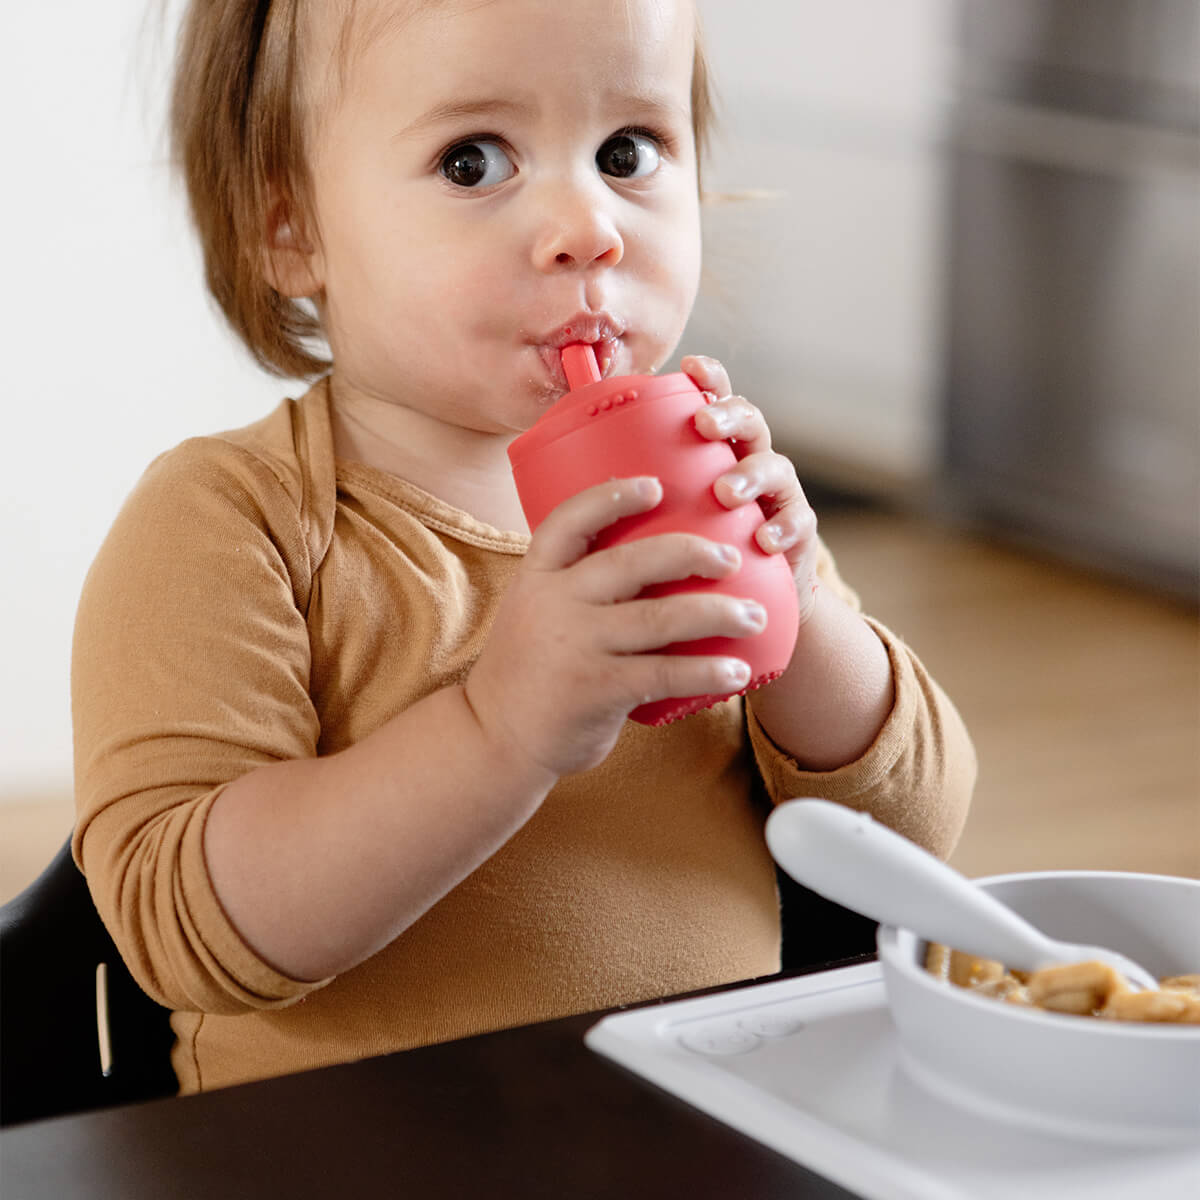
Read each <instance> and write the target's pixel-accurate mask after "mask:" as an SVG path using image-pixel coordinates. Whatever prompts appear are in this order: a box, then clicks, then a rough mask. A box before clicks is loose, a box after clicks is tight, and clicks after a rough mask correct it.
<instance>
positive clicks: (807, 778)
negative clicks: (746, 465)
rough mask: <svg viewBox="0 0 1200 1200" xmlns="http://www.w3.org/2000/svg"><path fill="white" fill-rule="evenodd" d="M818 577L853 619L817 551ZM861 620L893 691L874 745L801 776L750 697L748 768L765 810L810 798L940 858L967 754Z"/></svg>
mask: <svg viewBox="0 0 1200 1200" xmlns="http://www.w3.org/2000/svg"><path fill="white" fill-rule="evenodd" d="M818 573H819V575H820V576H821V579H822V582H823V583H824V584H825V585H826V586H828V587H831V588H833V589H834V590H835V591H836V592H837V593H838V594H839V595H840V596H841V597H842V598H843V599H844V600H845V601H846V602H847V603H848V604H850V605H851V607H853V608H854V609H855V610H856V611H861V607H860V604H859V600H858V597H857V595H856V594H855V593H854V592H853V591H851V590H850V589H849V588H848V587H847V586H846V585H845V583H843V581H842V580H841V577H840V576H839V575H838V572H837V568H836V566H835V564H834V562H833V559H832V557H831V556H830V554H829V552H828V550H827V549H826V548H825V547H824V546H822V548H821V558H820V561H819V564H818ZM865 619H866V620H867V623H868V624H869V625H870V626H871V628H872V629H873V630H874V631H875V633H876V635H877V636H878V637H879V639H880V641H881V642H882V643H883V645H884V648H885V649H886V650H887V654H888V660H889V662H890V664H891V668H892V681H893V689H894V699H893V704H892V710H891V712H890V713H889V715H888V717H887V719H886V721H885V722H884V724H883V728H882V729H880V731H879V733H878V734H877V735H876V737H875V740H874V742H872V744H871V745H870V746H869V747H868V748H867V750H866V751H865V753H864V754H863V755H862V757H861V758H859V759H858V760H857V761H855V762H852V763H849V764H847V765H845V766H842V767H839V768H837V769H836V770H834V771H806V770H804V769H803V768H802V767H800V766H799V764H797V762H796V761H795V759H793V758H792V757H791V756H790V755H788V754H787V753H786V752H785V751H784V750H782V749H781V748H780V747H779V746H778V745H776V743H775V742H774V741H773V740H772V739H771V738H770V737H769V736H768V735H767V733H766V731H765V730H764V729H763V728H762V726H761V725H760V724H759V722H758V720H757V718H756V717H755V715H754V702H753V693H751V696H750V699H749V702H748V703H747V705H746V714H747V717H746V719H747V726H748V729H749V733H750V743H751V746H752V748H753V751H754V757H755V761H756V763H757V765H758V769H759V771H760V772H761V774H762V778H763V781H764V783H765V784H766V788H767V794H768V795H769V796H770V798H771V800H772V802H774V803H776V804H779V803H781V802H783V801H784V800H791V799H798V798H801V797H814V798H817V799H822V800H831V801H834V802H835V803H839V804H845V805H846V806H847V807H849V808H853V809H856V810H858V811H860V812H867V813H870V814H871V816H873V817H875V818H876V819H877V820H879V821H881V822H883V823H884V824H885V825H888V826H889V827H890V828H892V829H895V830H896V831H897V832H898V833H901V834H903V835H904V836H905V837H908V838H910V839H911V840H913V841H915V842H917V843H918V844H919V845H921V846H924V847H925V848H926V849H927V850H930V851H932V852H933V853H935V854H937V855H939V856H940V857H942V858H948V857H949V855H950V853H951V851H952V850H953V849H954V847H955V845H956V844H957V842H958V838H959V836H960V834H961V833H962V829H963V825H964V824H965V822H966V817H967V809H968V808H969V806H970V802H971V794H972V792H973V790H974V787H975V776H976V770H977V765H976V758H975V749H974V746H973V745H972V743H971V739H970V736H969V735H968V733H967V729H966V726H965V725H964V723H963V721H962V718H961V717H960V716H959V714H958V711H957V710H956V709H955V707H954V705H953V704H952V703H951V701H950V699H949V698H948V697H947V696H946V694H945V692H943V691H942V689H941V688H940V687H939V686H938V684H937V682H936V681H935V680H934V679H933V678H932V677H931V676H930V674H929V672H928V671H927V670H926V669H925V667H924V665H923V664H922V663H921V661H920V659H919V658H918V657H917V656H916V655H915V654H914V653H913V651H912V650H911V649H910V648H909V647H908V646H906V645H905V644H904V642H903V641H902V640H901V639H900V638H898V637H897V636H896V635H895V634H894V633H892V632H891V631H890V630H889V629H887V628H886V627H885V626H883V625H881V624H880V623H879V622H878V621H875V620H873V619H872V618H870V617H867V618H865Z"/></svg>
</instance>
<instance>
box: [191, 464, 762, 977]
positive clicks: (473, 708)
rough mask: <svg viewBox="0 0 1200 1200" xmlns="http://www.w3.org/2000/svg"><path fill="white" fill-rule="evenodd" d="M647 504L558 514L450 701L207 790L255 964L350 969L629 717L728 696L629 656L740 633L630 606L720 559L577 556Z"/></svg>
mask: <svg viewBox="0 0 1200 1200" xmlns="http://www.w3.org/2000/svg"><path fill="white" fill-rule="evenodd" d="M661 496H662V492H661V488H660V487H659V485H658V484H657V482H656V481H653V480H636V479H635V480H617V481H613V482H612V483H608V484H603V485H600V486H598V487H594V488H591V489H589V490H588V491H586V492H583V493H581V494H580V495H578V496H576V497H574V498H572V499H571V500H569V501H567V502H566V503H564V504H563V505H561V506H560V507H559V509H557V510H556V511H555V512H554V513H552V514H551V515H550V516H549V517H548V518H547V520H546V521H545V522H544V523H543V525H542V526H541V527H540V528H539V530H538V532H537V535H536V536H535V538H534V539H533V544H532V546H531V548H530V550H529V552H528V555H527V557H526V560H525V562H524V563H523V564H522V567H521V569H520V570H519V571H518V572H517V574H516V576H515V578H514V580H513V582H512V584H511V585H510V587H509V590H508V592H507V593H506V596H505V598H504V600H503V601H502V603H501V606H500V609H499V611H498V613H497V616H496V620H495V623H494V625H493V628H492V632H491V634H490V635H489V638H488V641H487V643H486V646H485V648H484V650H483V652H482V654H481V655H480V657H479V660H478V662H477V664H476V665H475V667H474V668H473V669H472V671H471V673H470V675H469V676H468V678H467V680H466V682H465V684H464V685H463V686H454V687H448V688H445V689H443V690H442V691H439V692H436V693H434V694H433V695H430V696H428V697H426V698H425V699H423V700H421V701H419V702H417V703H416V704H414V705H412V706H411V707H409V708H408V709H406V710H405V711H403V712H401V713H399V714H398V715H396V716H394V717H393V718H392V719H391V720H389V721H388V722H386V724H384V725H383V726H381V727H380V728H379V729H377V730H376V731H375V732H374V733H372V734H371V735H369V736H368V737H366V738H365V739H364V740H362V741H361V742H359V743H358V744H356V745H354V746H352V747H350V748H349V749H346V750H343V751H342V752H340V753H338V754H334V755H331V756H328V757H325V758H315V759H303V760H297V761H291V762H284V763H278V764H273V765H271V766H267V767H263V768H260V769H259V770H256V771H253V772H252V773H250V774H248V775H245V776H243V777H242V778H240V779H237V780H235V781H234V782H233V783H232V784H230V785H229V786H228V787H227V788H226V789H225V790H224V792H223V793H222V794H221V796H220V797H219V798H218V800H217V801H216V803H215V804H214V805H213V807H212V811H211V814H210V816H209V818H208V823H207V827H206V830H205V841H204V847H205V854H206V858H207V861H208V867H209V872H210V874H211V877H212V881H213V885H214V887H215V889H216V893H217V895H218V897H219V898H220V900H221V903H222V905H223V906H224V908H225V910H226V912H227V913H228V915H229V917H230V919H231V920H232V921H233V923H234V925H235V926H236V927H237V928H238V929H239V930H240V931H241V933H242V935H243V936H244V937H245V938H246V939H247V940H248V941H249V942H250V944H251V945H252V946H253V947H254V948H255V949H256V950H257V951H258V952H259V953H260V954H261V955H262V956H263V957H264V958H265V959H267V960H268V961H269V962H271V963H273V964H274V965H275V966H276V967H278V968H279V969H280V970H282V971H283V972H284V973H286V974H289V975H292V976H293V977H296V978H299V979H308V980H318V979H321V978H323V977H325V976H328V975H333V974H336V973H338V972H340V971H343V970H345V969H347V968H348V967H351V966H353V965H355V964H356V963H358V962H361V961H362V960H363V959H365V958H367V957H368V956H369V955H371V954H373V953H375V952H376V951H378V950H380V949H382V948H383V946H385V945H386V944H387V943H388V942H390V941H391V940H392V939H393V938H395V937H396V936H397V935H398V934H400V933H401V932H402V931H403V930H404V929H405V928H407V927H408V926H409V925H410V924H412V923H413V922H414V921H415V920H417V919H418V918H419V917H420V916H421V915H422V914H423V913H424V912H426V911H427V910H428V909H429V908H430V907H431V906H432V905H433V904H435V903H436V902H437V901H438V900H439V899H441V897H442V896H444V895H445V894H446V893H447V892H448V891H449V890H450V889H451V888H453V887H454V886H455V885H456V884H458V883H459V882H461V881H462V880H463V879H464V878H465V877H466V876H467V875H468V874H470V873H471V872H472V871H474V870H475V869H476V868H477V867H478V866H480V865H481V864H482V863H483V862H484V861H485V860H486V859H488V858H489V857H490V856H491V855H492V854H494V853H495V852H496V851H497V850H498V849H499V848H500V846H501V845H503V844H504V842H506V841H507V840H508V839H509V838H510V837H511V836H512V835H513V834H514V833H515V832H516V831H517V829H519V828H520V827H521V826H522V825H523V824H524V823H525V822H526V821H527V820H528V819H529V818H530V817H531V816H532V815H533V813H534V812H535V811H536V809H537V807H538V805H539V804H540V803H541V801H542V799H543V798H544V797H545V795H546V793H547V792H548V791H549V790H550V788H551V787H552V786H553V784H554V783H555V782H556V780H557V779H558V778H559V776H560V775H563V774H567V773H569V772H573V771H578V770H582V769H585V768H587V767H590V766H594V765H596V764H597V763H599V762H600V761H602V760H603V759H604V758H605V757H606V756H607V754H608V752H609V751H610V750H611V748H612V746H613V744H614V743H615V741H616V738H617V736H618V734H619V732H620V729H621V726H622V724H623V722H624V720H625V717H626V715H627V714H628V712H629V711H630V709H632V708H633V707H635V706H636V705H637V704H640V703H643V702H644V701H646V700H647V699H661V698H665V697H668V696H675V695H693V694H697V693H702V692H721V691H725V692H728V691H730V690H736V689H737V688H739V687H742V686H744V685H745V683H746V681H747V678H748V672H747V671H746V669H745V664H743V663H742V662H741V661H740V660H737V659H724V658H701V657H692V656H675V655H671V656H667V655H653V654H643V653H639V652H641V651H646V650H651V649H653V648H655V647H657V646H660V645H663V644H666V643H669V642H673V641H687V640H691V639H694V638H701V637H713V636H729V637H736V636H739V635H744V634H745V633H746V632H748V631H749V630H752V629H754V628H760V627H761V624H760V621H761V618H759V617H757V616H754V615H751V617H750V618H747V615H746V613H745V610H744V607H743V606H742V605H740V604H739V603H738V602H737V601H733V600H730V599H728V598H726V597H721V596H706V597H702V596H696V595H685V596H673V597H667V598H664V599H660V600H636V599H634V597H636V596H637V594H638V593H639V592H640V591H641V590H642V589H643V588H644V587H646V586H647V585H649V584H651V583H657V582H663V581H666V580H670V579H681V578H686V577H687V576H689V575H701V576H707V577H711V578H720V577H722V576H725V575H727V574H731V573H732V572H733V571H735V570H736V569H737V560H736V553H735V556H734V557H729V556H727V555H723V554H722V552H721V549H722V548H721V547H719V546H718V545H716V544H715V543H712V542H709V541H706V540H704V539H701V538H696V537H692V536H689V535H683V534H680V535H670V536H665V537H661V538H656V539H646V540H644V541H641V542H635V543H631V544H629V545H627V546H620V547H614V548H612V549H608V550H604V551H600V552H597V553H595V554H590V553H589V545H590V543H591V540H592V539H593V538H594V537H595V535H596V534H597V533H599V532H600V530H601V529H603V528H604V527H605V526H606V525H608V524H610V523H611V522H613V521H614V520H616V519H618V518H620V517H624V516H629V515H632V514H634V513H638V512H642V511H645V510H647V509H649V508H652V507H653V506H654V505H655V504H657V503H658V502H659V500H660V499H661ZM334 798H337V802H336V803H335V802H332V801H333V799H334ZM268 847H269V852H266V853H264V849H265V848H268Z"/></svg>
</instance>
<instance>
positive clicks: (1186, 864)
mask: <svg viewBox="0 0 1200 1200" xmlns="http://www.w3.org/2000/svg"><path fill="white" fill-rule="evenodd" d="M821 529H822V533H823V534H824V536H825V538H826V540H827V541H828V542H829V543H830V545H831V546H832V548H833V550H834V553H835V555H836V557H837V559H838V564H839V567H840V568H841V570H842V573H843V575H844V576H845V577H846V579H847V581H848V582H850V583H851V584H852V585H853V586H854V587H856V588H857V589H858V590H859V592H860V593H861V595H862V597H863V600H864V605H865V607H866V609H867V611H869V612H871V613H872V614H873V615H874V616H876V617H878V618H879V619H880V620H882V621H883V622H884V623H885V624H887V625H888V626H890V627H891V628H892V629H893V630H894V631H895V632H897V633H898V634H900V635H901V636H903V637H904V638H906V639H907V640H908V641H909V643H910V644H911V645H913V646H914V647H916V648H917V650H918V652H919V653H920V654H921V656H922V658H923V659H924V661H925V663H926V665H927V666H928V667H929V668H930V670H931V671H932V672H933V674H934V675H935V677H936V678H937V679H938V680H939V681H940V682H941V683H942V685H943V686H944V687H945V688H946V690H947V691H948V692H949V694H950V695H951V697H952V698H953V699H954V701H955V703H956V704H957V705H958V707H959V709H960V711H961V712H962V714H963V716H964V717H965V718H966V720H967V724H968V726H969V727H970V729H971V732H972V734H973V736H974V739H975V744H976V749H977V750H978V753H979V760H980V777H979V785H978V788H977V791H976V797H975V803H974V806H973V809H972V813H971V819H970V821H969V823H968V827H967V830H966V833H965V834H964V836H963V839H962V842H961V843H960V845H959V847H958V849H957V851H956V852H955V854H954V857H953V860H952V861H953V862H954V864H955V865H956V866H957V867H958V868H959V869H960V870H962V871H964V872H965V873H966V874H968V875H984V874H993V873H996V872H1002V871H1025V870H1041V869H1053V868H1098V869H1111V870H1127V871H1151V872H1160V873H1164V874H1173V875H1189V876H1193V877H1200V638H1198V636H1197V634H1198V626H1197V619H1196V613H1195V611H1194V610H1190V609H1188V608H1186V607H1184V606H1181V605H1180V604H1178V603H1177V602H1175V601H1171V600H1168V599H1164V598H1161V597H1158V596H1155V595H1153V594H1150V593H1146V592H1142V591H1139V590H1137V589H1134V588H1132V587H1129V586H1127V585H1124V584H1120V583H1113V582H1112V581H1110V580H1106V579H1102V578H1100V577H1097V576H1093V575H1090V574H1087V573H1084V572H1080V571H1078V570H1074V569H1072V568H1069V567H1066V566H1063V565H1061V564H1059V563H1056V562H1053V561H1049V560H1044V559H1039V558H1036V557H1031V556H1030V555H1028V554H1026V553H1020V552H1017V551H1015V550H1012V549H1010V548H1007V547H1005V546H1002V545H998V544H995V543H993V542H989V541H988V540H986V539H983V538H981V537H979V536H971V535H968V534H966V533H964V532H961V531H958V530H955V529H953V528H949V527H946V526H942V525H939V524H936V523H933V522H930V521H928V520H920V519H916V518H913V517H909V516H904V515H897V514H894V513H881V512H877V511H870V510H863V509H861V508H859V509H856V508H852V507H851V508H846V509H836V508H835V509H833V510H832V511H829V512H826V513H825V514H824V515H823V516H822V520H821ZM71 820H72V808H71V803H70V799H69V797H65V796H50V797H43V798H38V799H31V800H30V801H29V802H26V803H0V902H2V901H3V900H6V899H8V898H9V897H10V896H12V895H14V894H15V893H16V892H18V891H20V890H21V888H22V887H24V886H25V884H26V883H27V882H28V881H29V880H31V879H32V878H33V877H34V876H35V875H36V874H37V871H38V870H39V869H40V867H41V866H42V865H43V864H44V863H45V862H46V861H48V860H49V858H50V856H51V855H52V853H53V852H54V850H55V849H56V848H57V846H58V845H59V843H60V842H61V841H62V839H63V838H64V837H65V836H66V834H67V832H68V831H69V830H70V827H71Z"/></svg>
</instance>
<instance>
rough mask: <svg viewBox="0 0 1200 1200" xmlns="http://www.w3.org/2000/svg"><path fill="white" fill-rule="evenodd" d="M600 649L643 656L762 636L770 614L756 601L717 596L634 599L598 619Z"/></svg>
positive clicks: (687, 594) (693, 594)
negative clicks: (713, 640)
mask: <svg viewBox="0 0 1200 1200" xmlns="http://www.w3.org/2000/svg"><path fill="white" fill-rule="evenodd" d="M595 619H596V623H597V626H598V628H597V633H598V636H599V638H600V642H601V645H602V646H603V648H604V649H605V650H607V651H608V652H610V653H613V654H645V653H647V652H648V651H652V650H661V649H663V647H665V646H673V645H676V644H678V643H680V642H696V641H701V640H704V639H708V638H745V637H753V636H754V635H755V634H759V633H762V631H763V630H764V629H766V627H767V612H766V609H764V608H763V606H762V605H761V604H759V603H758V602H757V601H755V600H750V599H740V598H737V597H734V596H725V595H722V594H721V593H718V592H685V593H680V594H676V595H671V596H659V597H654V598H650V599H644V600H631V601H629V602H628V603H627V604H618V605H614V606H611V607H609V608H607V609H601V610H599V611H598V612H597V614H596V618H595Z"/></svg>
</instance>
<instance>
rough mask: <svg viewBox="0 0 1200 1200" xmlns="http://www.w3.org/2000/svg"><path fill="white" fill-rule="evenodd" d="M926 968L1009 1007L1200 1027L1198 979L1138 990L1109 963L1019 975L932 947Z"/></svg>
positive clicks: (1172, 979) (1171, 979)
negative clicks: (1018, 1006)
mask: <svg viewBox="0 0 1200 1200" xmlns="http://www.w3.org/2000/svg"><path fill="white" fill-rule="evenodd" d="M925 969H926V970H927V971H928V972H929V973H930V974H931V975H933V976H935V977H936V978H938V979H942V980H945V981H946V982H947V983H950V984H953V985H954V986H956V987H962V988H969V989H971V990H972V991H974V992H975V994H976V995H979V996H992V997H995V998H996V999H998V1000H1003V1001H1005V1002H1006V1003H1008V1004H1021V1005H1025V1006H1027V1007H1032V1008H1041V1009H1045V1010H1046V1011H1048V1012H1058V1013H1073V1014H1075V1015H1077V1016H1091V1017H1101V1018H1103V1019H1105V1020H1110V1021H1152V1022H1159V1023H1164V1024H1181V1025H1200V974H1196V975H1168V976H1166V977H1165V978H1163V979H1160V980H1159V986H1158V990H1153V989H1149V988H1148V989H1145V990H1143V991H1135V990H1134V989H1133V988H1131V987H1130V986H1129V984H1128V983H1127V982H1126V981H1125V979H1124V978H1123V977H1122V976H1121V974H1120V972H1119V971H1116V970H1114V969H1113V968H1112V967H1110V966H1109V965H1108V964H1107V963H1101V962H1081V963H1067V964H1063V965H1059V966H1052V967H1043V968H1042V969H1041V970H1039V971H1032V972H1026V971H1016V970H1011V969H1007V968H1005V966H1004V964H1003V963H999V962H995V961H993V960H991V959H986V958H977V957H976V956H975V955H973V954H965V953H964V952H963V951H961V950H951V949H950V947H949V946H944V945H942V944H941V943H940V942H930V943H929V946H928V948H927V949H926V951H925Z"/></svg>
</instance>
